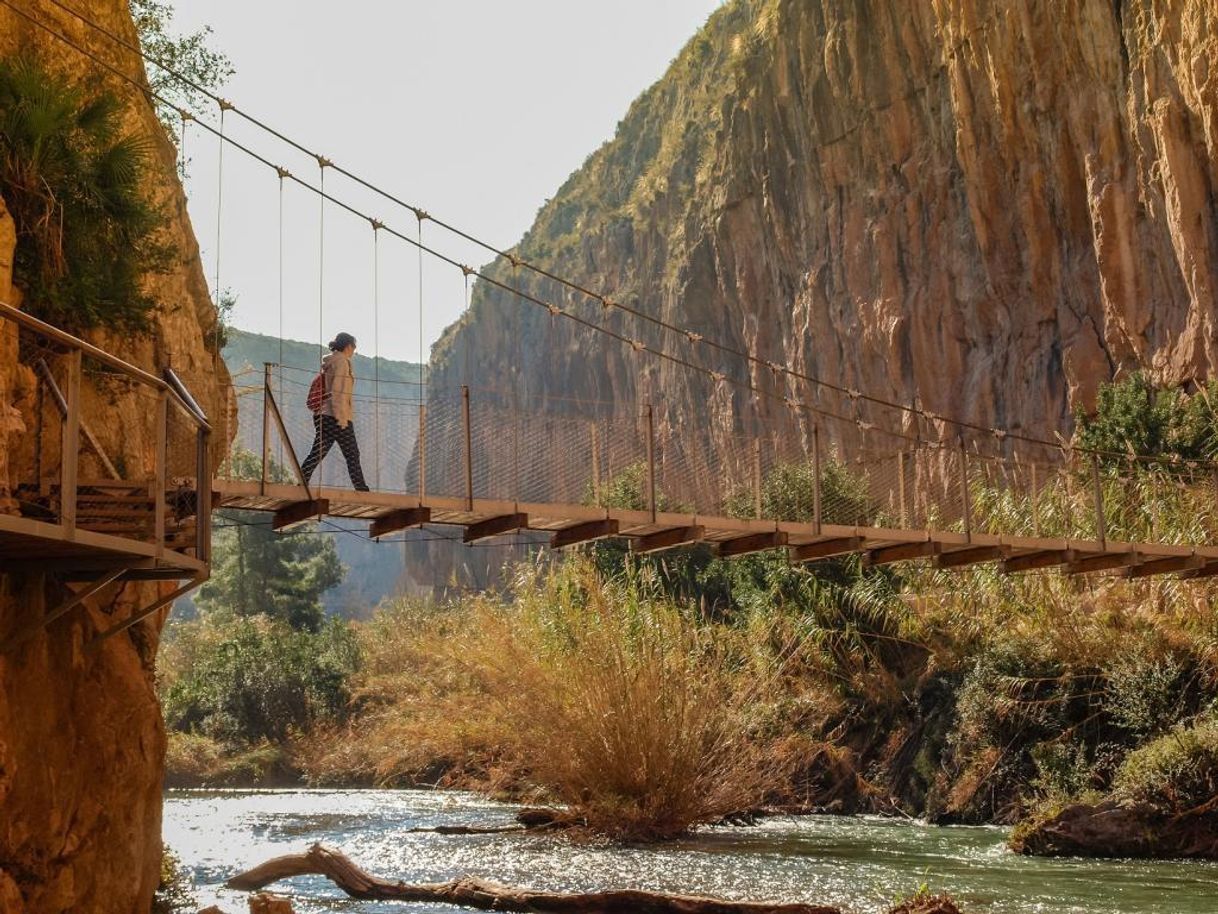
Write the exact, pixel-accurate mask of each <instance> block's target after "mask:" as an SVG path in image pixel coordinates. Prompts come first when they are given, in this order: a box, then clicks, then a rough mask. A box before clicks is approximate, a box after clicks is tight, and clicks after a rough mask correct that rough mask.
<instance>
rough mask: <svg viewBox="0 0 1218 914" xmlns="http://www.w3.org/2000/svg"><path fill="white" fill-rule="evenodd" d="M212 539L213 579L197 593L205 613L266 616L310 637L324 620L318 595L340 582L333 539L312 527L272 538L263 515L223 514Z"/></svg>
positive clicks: (341, 569) (339, 570)
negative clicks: (321, 534) (310, 633)
mask: <svg viewBox="0 0 1218 914" xmlns="http://www.w3.org/2000/svg"><path fill="white" fill-rule="evenodd" d="M216 526H217V528H220V529H217V530H216V535H215V538H214V540H213V552H212V575H211V580H209V581H208V582H207V583H206V584H205V585H203V587H202V588H201V589H200V590H199V596H198V604H199V608H200V610H202V611H203V612H205V613H222V612H229V613H232V614H233V615H235V616H242V617H247V616H256V615H266V616H269V617H271V618H272V619H279V620H281V621H283V622H286V623H287V624H288V625H290V626H292V628H295V629H300V630H303V631H310V632H315V631H317V630H318V629H319V628H320V627H321V623H322V619H323V616H324V613H323V610H322V605H321V595H322V594H323V593H325V592H326V591H327V590H329V589H330V588H331V587H334V586H336V585H337V584H339V583H341V582H342V579H343V571H344V569H343V566H342V564H341V563H340V562H339V560H338V552H337V551H336V550H335V548H334V540H333V539H332V538H330V537H328V536H319V535H316V531H315V530H314V529H312V528H301V529H298V530H295V531H293V532H290V533H276V532H275V531H273V530H272V529H271V528H270V525H269V524H268V523H267V521H266V515H259V514H258V513H256V512H252V511H223V512H220V513H219V515H218V523H217V525H216Z"/></svg>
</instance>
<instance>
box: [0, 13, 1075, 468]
mask: <svg viewBox="0 0 1218 914" xmlns="http://www.w3.org/2000/svg"><path fill="white" fill-rule="evenodd" d="M50 2H51V3H52V4H54V5H55V6H57V7H59V8H60V9H62V10H64V11H65V12H67V13H69V14H71V15H73V16H75V17H76V18H78V19H80V21H81V22H83V23H85V25H86V26H88V27H90V28H92V29H95V30H96V31H98V32H100V33H101V34H103V35H105V36H106V37H107V38H109V39H110V40H111V41H113V42H115V43H116V44H118V45H120V46H122V47H124V48H126V49H127V50H129V51H131V52H132V53H135V54H137V55H139V56H140V57H141V58H142V59H143V60H145V61H147V62H149V63H152V64H153V65H155V66H157V67H158V68H160V69H161V70H163V71H164V72H165V73H167V74H168V75H170V76H172V77H173V78H174V79H176V80H178V81H179V82H181V83H182V84H183V85H185V86H188V87H190V88H191V89H193V90H194V91H196V92H199V93H201V94H203V95H204V96H206V97H209V98H212V99H213V100H217V99H218V96H217V95H216V94H215V93H213V92H211V91H210V90H209V89H207V88H206V87H205V86H202V85H200V84H199V83H197V82H196V81H194V80H192V79H190V78H189V77H188V76H186V75H185V74H183V73H181V72H180V71H179V70H177V69H175V68H174V67H173V66H171V65H170V64H168V63H166V62H165V61H164V60H163V59H161V58H159V57H157V56H156V55H153V54H149V53H147V52H146V51H144V49H143V48H141V47H139V46H138V45H136V44H132V43H131V42H130V41H129V40H127V39H126V38H124V37H123V36H120V35H117V34H115V33H114V32H112V31H111V30H109V29H107V28H106V27H105V26H102V25H101V24H99V23H97V22H95V21H93V20H92V19H90V18H89V17H87V16H85V15H84V14H83V13H81V12H80V11H79V10H77V9H75V8H73V7H72V6H69V5H68V4H66V3H63V2H62V0H50ZM0 3H3V4H4V5H6V6H10V7H11V6H12V3H11V0H0ZM232 110H233V111H234V112H236V113H237V114H238V115H240V116H241V117H242V118H244V119H245V120H246V121H248V122H249V123H250V124H252V125H254V126H255V127H257V128H258V129H260V130H262V131H264V132H265V133H267V134H269V135H270V136H272V137H274V138H275V139H277V140H280V141H281V142H283V143H286V144H287V145H288V146H291V147H292V148H293V149H296V150H297V151H299V152H302V153H304V154H305V155H309V156H312V157H316V156H317V153H316V152H314V151H312V150H310V149H309V148H308V147H307V146H305V145H304V144H302V143H300V142H298V141H297V140H295V139H293V138H292V137H289V136H287V135H286V134H284V133H282V132H281V131H279V130H277V129H275V128H274V127H272V126H270V125H269V124H267V123H266V122H265V121H263V120H261V119H259V118H257V117H255V116H254V115H252V114H249V113H247V112H246V111H244V110H242V109H240V108H237V107H236V106H232ZM331 164H332V163H331ZM332 167H333V168H334V170H335V171H336V172H338V173H339V174H341V175H342V176H343V177H345V178H347V179H349V180H351V181H352V182H354V183H356V184H358V185H359V186H361V187H363V188H365V189H367V190H370V191H372V192H373V193H375V194H377V195H379V196H381V197H383V198H384V199H386V200H389V201H390V202H392V203H394V204H396V205H398V206H401V207H404V208H405V209H408V210H411V211H412V212H414V213H415V215H416V216H419V217H420V224H421V222H422V219H423V218H428V219H430V220H431V221H432V222H434V223H435V224H436V225H438V226H439V227H441V228H443V229H445V230H446V231H448V232H451V233H452V234H454V235H456V236H457V237H459V238H462V239H464V240H466V241H468V242H470V243H472V244H474V245H477V246H478V247H481V248H483V249H484V250H486V251H488V252H490V253H492V254H494V255H495V256H497V257H501V258H504V259H506V260H508V261H509V262H510V263H511V264H512V266H513V267H524V268H525V269H527V270H530V271H531V272H533V273H536V274H537V275H539V276H542V277H544V278H546V279H549V280H551V281H553V282H556V283H559V284H561V285H563V286H565V287H567V288H569V289H571V290H573V291H575V292H578V293H579V294H581V295H583V296H585V297H586V298H588V299H590V300H592V301H595V302H599V303H600V304H601V305H602V307H604V308H605V309H606V310H609V309H617V310H620V311H623V312H624V313H627V314H630V315H631V316H633V317H635V318H637V319H639V320H643V321H646V322H648V323H651V324H653V325H655V326H657V327H659V328H661V329H663V330H666V331H668V332H671V333H674V334H678V335H680V336H683V337H684V338H685V339H687V340H688V341H689V342H690V343H694V344H702V345H705V346H707V347H708V348H710V349H713V350H716V351H718V352H720V353H723V354H724V355H731V356H735V357H737V358H740V359H743V360H745V361H746V362H748V363H749V364H751V365H755V366H757V367H759V368H766V369H769V370H770V371H772V372H774V373H785V374H788V375H790V376H791V377H794V378H796V379H798V380H800V381H804V382H806V383H809V384H813V385H816V386H818V387H824V388H826V389H828V390H832V391H834V392H836V393H839V394H843V395H847V396H849V397H850V398H851V400H852V401H856V402H857V401H858V400H863V401H866V402H869V403H872V404H874V405H877V406H883V407H885V408H886V409H891V410H896V411H898V412H901V413H903V414H912V415H913V416H914V417H915V419H917V418H920V417H926V418H930V419H932V420H934V421H940V422H944V423H947V424H949V425H954V426H956V427H958V428H962V429H969V430H972V431H977V432H983V433H987V434H992V435H995V436H996V437H998V438H999V439H1000V440H1001V439H1003V438H1007V437H1009V438H1012V439H1013V440H1019V441H1024V442H1027V443H1032V444H1041V445H1048V446H1051V447H1056V446H1057V442H1056V441H1051V440H1049V439H1045V438H1036V437H1034V436H1028V435H1024V434H1021V433H1016V432H1010V431H1007V430H1003V429H998V428H995V427H991V426H985V425H981V424H978V423H973V422H968V421H966V420H963V419H956V418H952V417H949V416H940V415H934V414H928V413H925V412H920V411H917V410H914V409H912V408H911V407H910V406H909V405H908V404H905V403H901V402H899V401H894V400H889V399H887V398H884V397H879V396H876V395H873V394H867V393H864V392H862V391H859V390H855V389H852V388H849V387H845V386H843V385H840V384H836V383H834V382H832V381H827V380H825V379H823V378H819V377H816V376H814V375H809V374H807V373H805V372H801V371H797V370H795V369H793V368H791V367H790V366H787V365H783V364H780V363H778V362H775V361H772V360H769V359H765V358H762V357H760V356H758V355H754V354H753V353H750V352H747V351H745V350H740V349H736V348H734V347H732V346H729V345H727V344H725V343H721V342H719V341H717V340H714V339H710V338H707V337H706V336H705V335H704V334H702V333H698V332H695V331H693V330H691V329H689V328H685V327H681V326H678V325H676V324H673V323H671V322H669V321H665V320H664V319H663V318H660V317H657V316H655V315H652V314H648V313H647V312H645V311H642V310H640V309H638V308H634V307H631V306H629V305H625V304H623V303H622V302H618V301H614V300H613V299H612V298H611V297H609V296H607V295H605V294H603V293H600V292H597V291H595V290H593V289H590V288H588V287H586V286H584V285H583V284H581V283H579V282H576V281H573V280H570V279H567V278H565V277H563V276H560V275H558V274H556V273H553V272H551V271H549V270H546V269H545V268H544V267H541V266H539V265H537V264H534V263H531V262H529V261H526V260H524V259H522V258H520V257H518V256H517V255H515V254H513V253H511V252H509V251H505V250H503V249H501V248H499V247H497V246H495V245H493V244H491V243H489V242H487V241H484V240H483V239H480V238H478V237H476V236H474V235H472V234H470V233H468V232H466V231H464V230H462V229H460V228H459V227H457V226H455V225H452V224H450V223H447V222H445V221H443V220H441V219H437V218H435V217H433V216H430V215H429V214H427V213H425V212H424V211H423V210H422V209H420V208H419V207H418V206H416V205H414V204H411V203H408V202H406V201H405V200H402V199H400V198H399V197H397V196H395V195H394V194H392V193H390V192H389V191H386V190H384V189H383V188H381V187H379V186H378V185H376V184H374V183H372V182H370V181H368V180H366V179H364V178H362V177H360V176H359V175H357V174H355V173H353V172H351V171H348V170H347V169H345V168H343V167H341V166H338V165H332ZM420 361H421V357H420Z"/></svg>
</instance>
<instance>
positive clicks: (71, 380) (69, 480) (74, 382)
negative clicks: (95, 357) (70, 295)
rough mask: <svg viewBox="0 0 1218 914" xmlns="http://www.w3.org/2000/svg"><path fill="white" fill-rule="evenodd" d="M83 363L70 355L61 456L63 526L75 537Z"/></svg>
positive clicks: (76, 351) (75, 354) (77, 355)
mask: <svg viewBox="0 0 1218 914" xmlns="http://www.w3.org/2000/svg"><path fill="white" fill-rule="evenodd" d="M80 363H81V352H80V350H79V349H73V350H72V351H71V352H69V353H68V385H67V387H68V391H67V401H68V410H67V415H66V416H65V417H64V423H63V453H62V454H61V455H60V482H59V501H60V523H61V524H63V526H64V528H65V529H66V530H67V531H68V533H69V534H71V533H72V532H73V531H75V530H76V479H77V474H78V472H79V467H80Z"/></svg>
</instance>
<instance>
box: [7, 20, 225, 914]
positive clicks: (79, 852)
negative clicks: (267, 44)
mask: <svg viewBox="0 0 1218 914" xmlns="http://www.w3.org/2000/svg"><path fill="white" fill-rule="evenodd" d="M76 5H77V6H78V7H79V8H80V9H81V10H84V11H86V12H87V13H88V14H89V15H90V16H91V17H93V18H95V19H96V20H98V21H99V22H100V23H101V24H103V25H104V26H106V27H107V28H109V29H111V30H113V31H115V32H117V33H118V34H120V35H122V36H124V37H126V38H127V39H128V40H130V41H134V40H135V37H136V36H135V30H134V27H133V25H132V22H131V18H130V14H129V12H128V4H127V0H87V2H86V0H77V3H76ZM23 7H24V8H25V9H28V10H29V11H30V12H31V13H32V14H34V15H36V16H37V17H38V18H40V19H42V20H43V21H45V22H48V23H50V24H52V25H53V26H54V27H56V28H58V29H60V30H61V31H62V32H64V33H66V34H67V35H69V36H70V37H71V38H72V39H73V41H75V42H77V43H79V44H81V45H82V46H84V47H86V48H88V50H89V51H90V52H91V53H94V54H96V55H98V56H100V57H102V58H103V59H105V60H106V61H107V62H109V63H110V64H112V65H113V66H115V67H118V68H120V69H121V70H122V71H123V72H125V73H127V74H129V75H131V76H132V77H135V78H137V79H141V80H142V79H144V73H143V68H142V65H141V64H140V62H139V61H138V59H136V58H135V57H134V55H132V54H131V53H130V52H128V51H124V50H123V49H121V48H119V47H117V46H115V45H114V44H112V43H111V42H109V40H108V39H106V38H104V37H103V36H100V35H98V34H97V33H95V32H91V31H90V30H89V29H88V28H87V27H86V26H85V25H84V24H83V23H81V22H80V21H78V20H76V19H74V18H73V17H71V16H69V15H68V14H66V13H64V12H63V11H62V10H60V9H58V8H57V7H55V6H53V5H52V4H49V3H39V2H31V3H26V4H23ZM17 52H24V53H30V52H33V53H35V54H36V55H37V56H38V58H39V59H40V60H41V61H43V62H44V63H45V64H47V65H48V66H49V67H51V68H55V69H59V70H62V71H66V72H68V73H71V74H74V75H77V76H82V77H86V76H87V78H88V79H89V80H90V81H94V82H102V83H105V84H106V85H107V86H108V87H109V88H111V89H112V90H113V91H114V92H115V93H116V94H118V95H119V96H120V97H121V98H123V99H125V100H126V102H127V111H126V117H127V118H128V126H129V127H130V128H133V129H135V130H138V132H140V133H141V134H144V135H147V136H150V137H152V138H153V139H154V144H155V148H154V161H153V163H152V166H153V167H152V174H151V175H150V187H151V191H152V193H154V194H155V195H156V196H157V197H159V199H160V200H161V201H162V202H163V203H164V205H165V208H166V212H167V213H168V215H169V219H168V224H167V225H166V227H165V232H166V233H167V239H166V240H168V241H169V242H170V243H171V244H172V245H173V247H174V248H175V249H176V251H177V252H178V255H179V257H180V259H179V260H175V262H174V264H173V266H172V268H171V269H170V270H169V272H168V273H166V274H164V275H158V276H156V277H154V278H152V279H150V284H151V291H152V292H153V293H154V296H155V298H156V299H157V300H158V301H159V302H161V303H162V306H161V308H160V310H159V311H158V312H157V314H156V317H155V321H154V331H153V333H152V334H151V336H150V337H149V338H148V339H144V340H138V341H132V340H129V339H119V338H117V337H108V335H107V334H105V333H98V334H96V335H95V336H94V338H93V341H94V342H97V343H98V344H99V345H103V346H104V347H105V348H108V349H111V350H112V351H115V352H116V353H118V354H119V355H121V356H122V357H124V358H126V359H127V360H128V361H130V362H133V363H135V364H137V365H139V366H141V367H143V368H146V369H148V370H150V371H154V372H159V370H160V369H161V368H162V367H165V366H167V365H172V367H173V368H174V369H175V371H177V372H178V374H179V375H180V376H181V377H182V378H183V379H184V381H185V383H186V384H187V386H188V387H189V388H190V389H191V391H192V392H193V393H194V394H195V396H196V397H197V398H198V400H199V401H200V403H201V404H202V405H203V408H204V410H205V411H207V412H208V414H209V415H210V416H212V417H217V416H219V415H221V413H222V412H223V411H224V410H227V409H228V408H229V403H228V399H227V397H228V394H227V383H228V375H227V372H226V371H225V370H224V368H223V365H222V364H218V363H217V360H216V358H215V355H214V352H213V351H212V350H211V349H210V348H209V346H208V344H207V342H205V341H210V339H211V337H210V331H211V330H212V329H213V327H214V324H215V320H216V314H215V310H214V309H213V308H212V306H211V303H210V298H209V293H208V290H207V284H206V282H205V280H204V277H203V272H202V269H201V267H200V262H199V251H198V245H197V243H196V241H195V237H194V233H193V231H192V229H191V226H190V222H189V220H188V219H187V216H186V205H185V198H184V196H183V194H182V190H181V187H180V185H179V183H178V180H177V176H176V170H175V152H174V150H173V148H172V146H171V144H170V142H169V140H168V139H167V138H166V137H165V135H164V133H163V131H162V130H161V128H160V126H159V124H158V122H157V120H156V117H155V114H154V112H153V111H152V109H151V107H150V106H149V104H148V103H147V101H146V100H145V98H144V97H143V95H142V94H141V93H139V92H137V91H135V90H134V89H132V88H131V87H130V86H129V85H127V84H125V83H123V82H121V81H119V80H118V79H116V78H114V77H108V76H106V75H104V74H103V73H102V72H101V71H99V70H98V68H97V67H96V65H95V64H92V63H90V62H89V61H88V60H87V59H86V58H85V57H83V56H82V55H81V54H80V53H79V52H78V51H76V50H73V49H71V48H70V47H68V46H67V45H65V44H63V43H60V42H57V41H56V40H55V39H53V38H51V37H50V36H48V35H47V34H46V33H44V32H42V31H39V30H38V29H36V28H35V27H34V26H33V25H31V24H30V23H28V22H26V21H25V20H23V19H21V18H19V17H18V16H17V15H16V14H14V13H13V12H12V11H11V10H9V9H7V8H5V9H0V55H10V54H14V53H17ZM12 246H13V231H12V221H11V219H9V218H8V217H7V212H5V213H4V217H3V218H0V292H2V293H5V300H10V301H12V300H13V299H19V298H20V290H19V289H10V288H9V285H10V281H11V252H12ZM14 303H17V302H14ZM2 329H3V331H4V332H3V334H2V351H0V356H2V357H0V393H2V394H3V402H4V403H7V404H13V405H15V406H16V407H17V408H18V409H19V410H20V411H21V414H22V415H23V416H24V418H25V424H26V425H27V427H29V428H33V426H34V424H35V421H36V420H35V418H34V403H33V379H32V375H31V373H30V372H29V370H28V369H27V368H24V367H22V366H21V365H19V364H18V361H17V356H18V345H19V344H18V340H17V337H16V335H15V333H13V330H12V327H11V325H5V326H4V327H3V328H2ZM104 384H105V382H104V380H102V381H90V380H89V379H88V378H87V379H86V383H85V385H84V387H85V389H84V390H83V391H82V396H83V399H84V403H85V404H86V409H85V418H86V419H88V418H89V415H90V410H91V409H92V410H93V411H94V415H93V419H94V425H95V431H96V433H97V436H98V438H99V439H101V441H102V445H103V448H104V449H105V450H106V451H107V452H108V453H110V454H111V455H114V456H115V458H116V460H122V461H123V462H124V465H126V466H139V465H141V463H140V462H143V463H147V461H148V456H147V455H148V454H149V453H150V452H151V451H152V441H153V438H152V435H153V429H152V423H151V415H150V411H149V410H148V409H147V405H146V404H142V403H141V402H140V401H138V400H137V399H136V398H135V397H134V396H132V395H130V394H127V393H124V391H123V390H122V389H121V388H115V387H109V388H106V387H104ZM103 407H104V409H103ZM219 445H220V442H217V446H219ZM20 450H23V451H24V449H20ZM28 469H29V467H28V464H27V465H22V464H21V463H20V462H19V463H18V465H17V466H16V467H15V468H14V472H15V473H16V474H17V475H21V474H22V473H23V472H26V471H28ZM173 586H174V585H172V584H164V585H158V584H141V585H126V586H122V587H121V589H120V587H119V585H112V586H111V587H109V588H107V589H105V590H103V591H102V592H101V593H100V594H99V595H98V598H95V599H91V600H89V601H87V602H86V604H85V606H84V607H78V608H77V609H76V610H74V611H72V612H71V613H69V614H67V615H66V616H64V617H63V618H62V619H60V620H59V621H57V622H56V623H54V624H53V625H51V626H50V627H49V629H47V630H45V631H44V632H43V633H42V634H41V635H40V636H39V637H37V638H35V639H34V640H33V641H30V642H28V643H27V644H25V645H24V646H22V647H21V648H19V649H17V650H16V651H13V652H10V653H7V654H0V910H3V911H4V912H5V914H26V912H28V914H58V912H67V911H88V912H115V914H120V912H121V914H136V912H140V914H144V912H147V911H148V909H149V905H150V902H151V896H152V892H153V890H154V889H155V887H156V884H157V880H158V876H159V870H160V856H161V838H160V821H161V779H162V762H163V753H164V742H165V740H164V731H163V726H162V722H161V715H160V709H159V707H158V705H157V701H156V696H155V693H154V691H153V662H154V659H155V656H156V648H157V639H158V634H159V631H160V625H161V622H162V621H163V620H162V619H160V618H157V617H155V616H154V617H153V618H151V619H149V620H147V621H145V622H143V623H140V624H138V625H136V626H135V627H133V628H132V629H130V631H129V632H128V633H127V634H125V635H123V636H121V637H118V638H113V639H110V640H109V641H107V642H106V643H105V644H104V646H103V647H102V649H101V650H100V651H97V652H91V651H88V650H85V648H84V644H85V641H86V639H87V638H88V637H90V636H91V635H92V634H93V633H94V632H95V631H97V630H98V629H99V628H100V627H103V626H105V625H109V624H112V622H111V619H112V617H113V618H121V617H122V615H123V614H124V613H129V612H131V611H132V610H133V609H134V608H136V607H139V606H143V605H147V604H148V603H151V602H152V600H153V599H155V597H156V596H157V595H158V593H160V592H167V590H169V589H172V587H173ZM158 588H163V589H164V590H163V591H162V590H158ZM64 592H65V591H64V589H63V585H61V584H59V583H57V582H56V581H55V580H54V579H53V578H52V577H51V576H50V575H47V574H44V573H43V572H42V571H41V570H40V569H39V568H38V567H36V566H31V567H27V568H25V569H23V570H21V571H20V572H17V571H14V570H13V569H12V568H11V567H10V568H6V569H4V573H3V574H0V643H3V642H6V641H7V640H8V637H9V635H10V634H11V633H12V632H14V631H15V630H17V629H19V628H21V627H23V626H24V625H26V624H28V623H29V622H30V621H31V620H33V619H36V618H37V617H38V615H39V614H40V613H42V612H43V611H44V609H45V608H46V607H47V606H48V605H55V604H56V603H58V602H59V601H60V600H62V599H63V595H64Z"/></svg>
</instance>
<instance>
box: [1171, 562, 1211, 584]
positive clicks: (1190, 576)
mask: <svg viewBox="0 0 1218 914" xmlns="http://www.w3.org/2000/svg"><path fill="white" fill-rule="evenodd" d="M1215 575H1218V561H1214V560H1210V561H1209V562H1207V563H1206V564H1205V565H1203V566H1202V567H1200V568H1198V569H1197V570H1196V571H1188V572H1185V573H1184V574H1182V575H1180V578H1181V580H1187V581H1196V580H1199V579H1201V578H1212V577H1214V576H1215Z"/></svg>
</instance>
